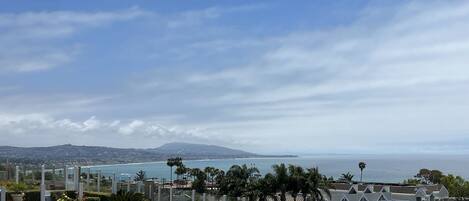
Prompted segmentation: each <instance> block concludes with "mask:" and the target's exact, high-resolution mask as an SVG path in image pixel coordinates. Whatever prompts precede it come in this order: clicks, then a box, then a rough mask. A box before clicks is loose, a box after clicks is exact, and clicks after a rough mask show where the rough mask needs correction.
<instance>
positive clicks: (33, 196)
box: [23, 191, 41, 201]
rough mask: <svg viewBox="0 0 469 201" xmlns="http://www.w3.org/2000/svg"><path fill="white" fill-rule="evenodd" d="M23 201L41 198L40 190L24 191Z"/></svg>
mask: <svg viewBox="0 0 469 201" xmlns="http://www.w3.org/2000/svg"><path fill="white" fill-rule="evenodd" d="M23 200H24V201H37V200H41V192H40V191H29V192H25V193H24V198H23Z"/></svg>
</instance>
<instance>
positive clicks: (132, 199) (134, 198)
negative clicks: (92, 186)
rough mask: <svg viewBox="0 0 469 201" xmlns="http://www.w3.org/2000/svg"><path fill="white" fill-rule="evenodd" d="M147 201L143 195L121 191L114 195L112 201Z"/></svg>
mask: <svg viewBox="0 0 469 201" xmlns="http://www.w3.org/2000/svg"><path fill="white" fill-rule="evenodd" d="M146 200H147V199H146V198H145V196H144V195H143V194H142V193H134V192H124V191H119V192H117V194H112V195H111V199H110V201H146Z"/></svg>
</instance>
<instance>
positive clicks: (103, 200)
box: [85, 192, 111, 201]
mask: <svg viewBox="0 0 469 201" xmlns="http://www.w3.org/2000/svg"><path fill="white" fill-rule="evenodd" d="M85 196H86V197H88V198H90V197H97V198H99V199H100V201H110V200H111V195H109V194H107V193H97V192H85Z"/></svg>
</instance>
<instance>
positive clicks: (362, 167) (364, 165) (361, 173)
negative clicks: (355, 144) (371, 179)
mask: <svg viewBox="0 0 469 201" xmlns="http://www.w3.org/2000/svg"><path fill="white" fill-rule="evenodd" d="M358 168H360V182H362V181H363V170H364V169H365V168H366V163H365V162H363V161H362V162H359V163H358Z"/></svg>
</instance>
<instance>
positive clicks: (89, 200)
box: [86, 197, 101, 201]
mask: <svg viewBox="0 0 469 201" xmlns="http://www.w3.org/2000/svg"><path fill="white" fill-rule="evenodd" d="M86 201H101V198H99V197H88V198H87V199H86Z"/></svg>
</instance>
